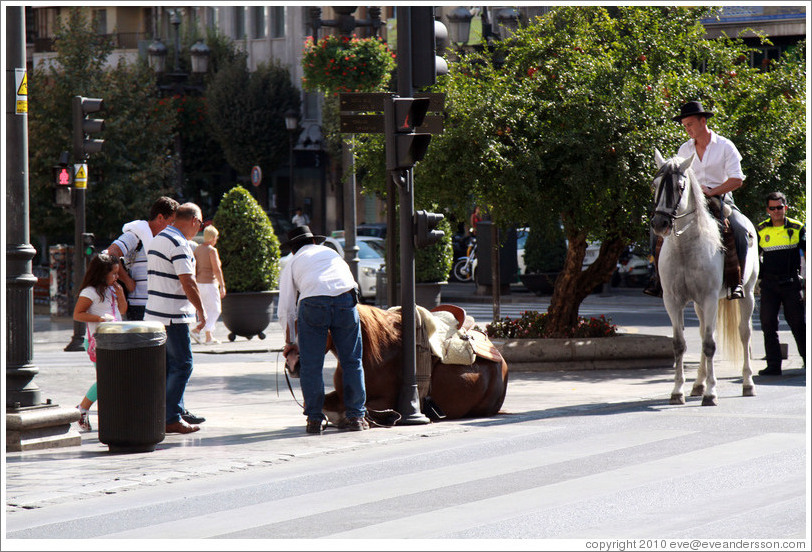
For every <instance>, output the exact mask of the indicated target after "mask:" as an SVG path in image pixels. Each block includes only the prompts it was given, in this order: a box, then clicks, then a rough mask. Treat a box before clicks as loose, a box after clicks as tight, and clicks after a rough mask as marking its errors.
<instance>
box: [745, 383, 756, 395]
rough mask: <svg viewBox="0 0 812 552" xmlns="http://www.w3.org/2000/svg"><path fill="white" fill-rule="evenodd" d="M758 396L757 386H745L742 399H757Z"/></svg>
mask: <svg viewBox="0 0 812 552" xmlns="http://www.w3.org/2000/svg"><path fill="white" fill-rule="evenodd" d="M755 396H756V386H755V385H745V386H744V387H742V397H755Z"/></svg>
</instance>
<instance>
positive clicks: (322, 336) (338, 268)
mask: <svg viewBox="0 0 812 552" xmlns="http://www.w3.org/2000/svg"><path fill="white" fill-rule="evenodd" d="M324 240H325V237H324V236H315V235H313V233H312V232H311V231H310V228H309V227H308V226H305V225H300V226H297V227H295V228H293V229H292V230H291V231H290V232H288V241H287V242H286V243H285V244H283V245H284V246H287V247H289V248H290V250H291V252H292V258H291V259H290V262H288V263H287V265H286V266H285V268H284V269H283V270H282V274H281V275H280V276H279V306H278V315H279V323H280V324H281V325H282V327H283V328H284V329H285V348H284V349H283V351H282V354H283V355H284V356H285V358H286V359H287V357H288V355H290V354H292V353H293V354H298V355H299V361H300V368H299V378H300V382H301V387H302V395H303V396H304V413H305V415H306V416H307V427H306V431H307V433H314V434H320V433H321V432H322V430H323V422H324V413H323V412H322V410H323V408H324V375H323V370H324V355H325V352H326V350H327V334H328V332H329V334H330V337H331V338H332V341H333V345H334V346H335V348H336V351H337V353H338V354H337V356H338V361H339V362H340V363H341V370H342V374H343V391H344V404H345V405H346V407H347V413H346V418H347V424H346V427H341V428H340V429H349V430H351V431H362V430H364V429H369V423H368V422H367V421H366V419H365V416H366V407H365V404H366V387H365V383H364V369H363V365H362V357H363V342H362V339H361V320H360V318H359V316H358V307H357V305H358V302H359V292H358V286H357V284H356V283H355V279H354V278H353V276H352V272H350V267H349V265H348V264H347V262H346V261H345V260H344V259H343V258H342V257H341V256H340V255H339V254H338V253H337V252H336V251H334V250H333V249H330V248H329V247H326V246H324V245H321V243H322V242H323V241H324Z"/></svg>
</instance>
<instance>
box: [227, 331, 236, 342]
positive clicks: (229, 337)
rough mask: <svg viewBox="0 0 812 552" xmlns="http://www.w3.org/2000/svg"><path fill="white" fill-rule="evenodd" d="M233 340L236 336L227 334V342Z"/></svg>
mask: <svg viewBox="0 0 812 552" xmlns="http://www.w3.org/2000/svg"><path fill="white" fill-rule="evenodd" d="M235 339H237V336H236V335H234V334H233V333H230V334H228V340H229V341H234V340H235Z"/></svg>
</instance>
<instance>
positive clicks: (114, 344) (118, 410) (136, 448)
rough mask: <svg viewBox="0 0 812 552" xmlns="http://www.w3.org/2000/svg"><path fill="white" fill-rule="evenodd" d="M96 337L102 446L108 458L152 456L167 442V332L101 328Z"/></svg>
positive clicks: (157, 326) (148, 326) (129, 326)
mask: <svg viewBox="0 0 812 552" xmlns="http://www.w3.org/2000/svg"><path fill="white" fill-rule="evenodd" d="M95 336H96V386H97V389H98V395H99V399H98V400H99V406H98V411H99V441H100V442H102V443H104V444H106V445H108V446H109V447H110V452H152V451H153V450H155V445H157V444H158V443H160V442H161V441H163V440H164V437H165V436H166V329H165V328H164V325H163V324H161V323H160V322H154V321H147V322H141V321H131V322H102V323H101V324H99V326H98V328H97V329H96V333H95Z"/></svg>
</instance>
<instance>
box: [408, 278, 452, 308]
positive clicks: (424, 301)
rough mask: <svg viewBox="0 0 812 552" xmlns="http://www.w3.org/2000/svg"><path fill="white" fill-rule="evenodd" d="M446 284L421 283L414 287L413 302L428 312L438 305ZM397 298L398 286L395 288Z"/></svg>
mask: <svg viewBox="0 0 812 552" xmlns="http://www.w3.org/2000/svg"><path fill="white" fill-rule="evenodd" d="M447 285H448V282H422V283H416V284H415V285H414V302H415V304H416V305H420V306H421V307H423V308H426V309H428V310H431V309H433V308H434V307H436V306H437V305H439V304H440V302H441V301H440V300H441V298H442V292H443V286H447ZM396 290H397V294H398V297H400V284H398V285H397V287H396Z"/></svg>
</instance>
